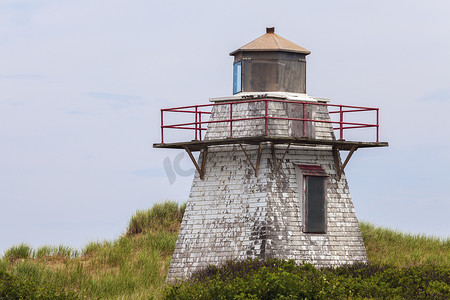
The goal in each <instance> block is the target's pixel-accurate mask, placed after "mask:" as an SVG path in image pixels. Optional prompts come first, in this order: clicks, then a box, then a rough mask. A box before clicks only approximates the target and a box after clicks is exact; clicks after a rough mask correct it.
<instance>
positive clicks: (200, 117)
mask: <svg viewBox="0 0 450 300" xmlns="http://www.w3.org/2000/svg"><path fill="white" fill-rule="evenodd" d="M198 117H199V119H200V120H199V125H200V129H199V135H200V141H201V140H202V112H200V113H199V115H198Z"/></svg>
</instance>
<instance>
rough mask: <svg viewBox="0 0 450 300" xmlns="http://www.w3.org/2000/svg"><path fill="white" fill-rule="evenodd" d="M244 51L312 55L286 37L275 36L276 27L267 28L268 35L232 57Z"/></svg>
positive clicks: (243, 47)
mask: <svg viewBox="0 0 450 300" xmlns="http://www.w3.org/2000/svg"><path fill="white" fill-rule="evenodd" d="M242 51H285V52H294V53H302V54H305V55H308V54H311V51H309V50H308V49H305V48H303V47H300V46H299V45H297V44H294V43H293V42H291V41H288V40H287V39H285V38H284V37H281V36H279V35H278V34H275V28H274V27H267V28H266V34H264V35H262V36H260V37H259V38H257V39H256V40H253V41H251V42H250V43H248V44H246V45H244V46H242V47H241V48H239V49H237V50H235V51H233V52H231V53H230V55H234V54H235V53H237V52H242Z"/></svg>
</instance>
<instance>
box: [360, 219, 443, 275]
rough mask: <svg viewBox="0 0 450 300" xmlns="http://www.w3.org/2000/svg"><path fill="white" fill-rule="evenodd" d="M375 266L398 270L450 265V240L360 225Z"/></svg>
mask: <svg viewBox="0 0 450 300" xmlns="http://www.w3.org/2000/svg"><path fill="white" fill-rule="evenodd" d="M360 228H361V233H362V236H363V240H364V245H365V246H366V251H367V256H368V257H369V261H370V262H371V263H376V264H388V265H393V266H396V267H410V266H415V265H425V264H432V265H441V266H450V239H449V238H447V239H440V238H436V237H429V236H424V235H413V234H405V233H400V232H398V231H395V230H392V229H387V228H383V227H376V226H374V225H372V224H370V223H368V222H360Z"/></svg>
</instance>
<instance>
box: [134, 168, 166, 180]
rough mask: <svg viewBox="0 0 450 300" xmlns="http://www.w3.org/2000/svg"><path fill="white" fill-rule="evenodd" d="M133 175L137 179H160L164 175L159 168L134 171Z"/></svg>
mask: <svg viewBox="0 0 450 300" xmlns="http://www.w3.org/2000/svg"><path fill="white" fill-rule="evenodd" d="M132 174H133V175H135V176H138V177H145V178H149V177H162V176H164V173H163V172H162V170H161V168H159V167H158V168H149V169H140V170H134V171H133V172H132Z"/></svg>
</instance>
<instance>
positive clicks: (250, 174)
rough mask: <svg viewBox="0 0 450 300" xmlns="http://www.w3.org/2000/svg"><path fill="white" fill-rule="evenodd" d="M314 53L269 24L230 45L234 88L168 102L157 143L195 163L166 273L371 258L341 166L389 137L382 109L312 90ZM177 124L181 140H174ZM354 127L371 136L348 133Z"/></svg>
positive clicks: (179, 274) (183, 274)
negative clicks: (255, 261) (383, 134)
mask: <svg viewBox="0 0 450 300" xmlns="http://www.w3.org/2000/svg"><path fill="white" fill-rule="evenodd" d="M308 54H310V51H308V50H306V49H305V48H303V47H300V46H298V45H296V44H294V43H292V42H290V41H288V40H286V39H284V38H283V37H281V36H279V35H277V34H275V32H274V28H267V30H266V34H264V35H262V36H261V37H259V38H257V39H256V40H254V41H252V42H250V43H248V44H246V45H245V46H243V47H241V48H239V49H237V50H236V51H233V52H231V54H230V55H232V56H234V64H233V71H234V72H233V95H232V96H229V97H222V98H211V99H210V101H211V102H212V103H210V104H203V105H192V106H185V107H178V108H168V109H162V110H161V143H158V144H154V147H155V148H173V149H184V150H185V151H186V152H187V153H188V154H189V156H190V157H191V159H192V161H193V163H194V165H195V167H196V169H197V172H196V174H195V176H194V180H193V183H192V187H191V192H190V195H189V199H188V202H187V207H186V211H185V214H184V217H183V221H182V224H181V229H180V233H179V236H178V240H177V244H176V247H175V251H174V253H173V256H172V261H171V264H170V268H169V274H168V278H167V280H173V279H176V278H186V277H189V276H190V274H192V272H194V271H196V270H198V269H199V268H202V267H205V266H207V265H209V264H216V265H218V264H221V263H223V262H225V261H226V260H229V259H235V258H237V259H246V258H256V257H258V258H262V259H263V258H269V257H277V258H280V259H294V260H295V261H297V262H299V263H301V262H309V263H312V264H314V265H316V266H319V267H323V266H337V265H341V264H348V263H350V264H351V263H354V262H366V261H367V256H366V251H365V248H364V244H363V240H362V237H361V232H360V230H359V225H358V220H357V218H356V215H355V210H354V207H353V203H352V199H351V197H350V192H349V188H348V184H347V179H346V177H345V173H344V168H345V166H346V165H347V163H348V161H349V159H350V157H351V156H352V154H353V153H354V152H355V151H356V150H357V149H359V148H366V147H383V146H387V145H388V144H387V143H386V142H379V141H378V128H379V124H378V109H377V108H369V107H359V106H348V105H339V104H331V103H329V100H328V99H325V98H316V97H311V96H309V95H307V94H306V56H307V55H308ZM358 114H361V115H362V116H363V118H366V117H367V115H370V114H372V118H373V119H371V122H370V123H367V121H355V119H357V116H358ZM349 115H352V118H351V121H347V119H346V118H347V116H349ZM355 116H356V117H355ZM183 117H186V118H188V119H185V121H181V120H182V118H183ZM170 118H174V119H173V120H177V121H176V122H169V123H168V122H167V121H168V120H170ZM175 129H177V131H178V132H183V131H185V132H186V134H187V135H186V138H185V139H184V141H170V142H168V141H167V139H168V136H167V135H168V134H169V133H171V132H173V131H175ZM355 130H358V131H361V130H363V131H368V132H369V133H368V134H372V135H373V137H374V139H373V141H351V140H345V139H344V133H345V134H346V135H347V134H350V133H351V132H352V131H355ZM178 139H179V138H178ZM195 151H199V158H198V160H196V159H195V158H194V156H193V154H192V152H195ZM341 151H348V154H347V156H346V159H345V160H344V162H343V163H342V161H341V158H340V152H341Z"/></svg>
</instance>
